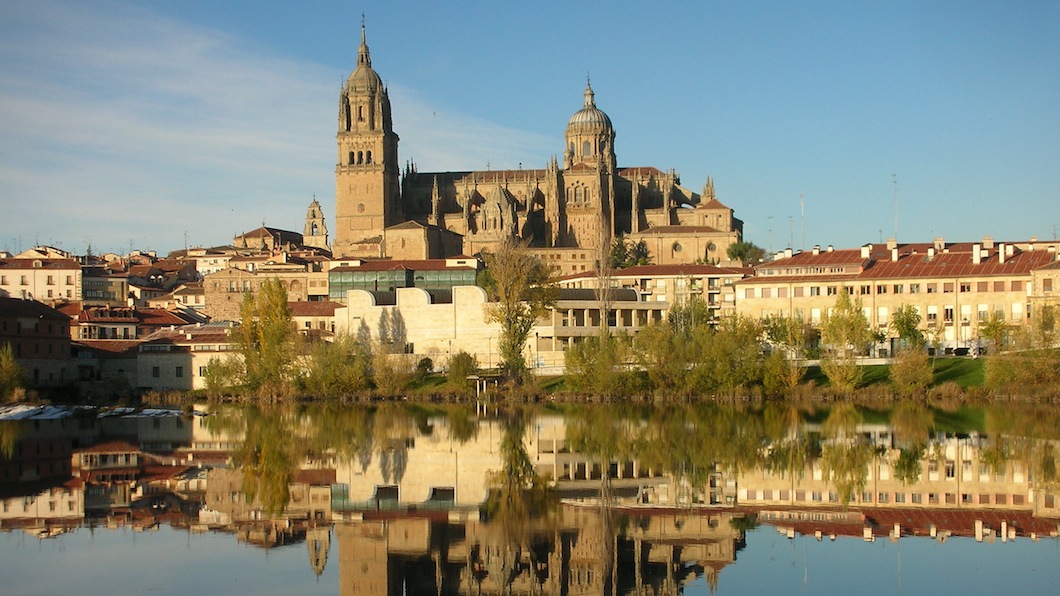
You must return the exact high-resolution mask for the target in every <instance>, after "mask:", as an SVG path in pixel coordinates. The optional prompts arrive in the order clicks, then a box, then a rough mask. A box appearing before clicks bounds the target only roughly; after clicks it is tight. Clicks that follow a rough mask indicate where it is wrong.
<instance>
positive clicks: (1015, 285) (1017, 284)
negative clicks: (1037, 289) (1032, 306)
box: [1012, 280, 1023, 292]
mask: <svg viewBox="0 0 1060 596" xmlns="http://www.w3.org/2000/svg"><path fill="white" fill-rule="evenodd" d="M1012 291H1013V292H1022V291H1023V282H1022V281H1020V280H1016V281H1013V282H1012Z"/></svg>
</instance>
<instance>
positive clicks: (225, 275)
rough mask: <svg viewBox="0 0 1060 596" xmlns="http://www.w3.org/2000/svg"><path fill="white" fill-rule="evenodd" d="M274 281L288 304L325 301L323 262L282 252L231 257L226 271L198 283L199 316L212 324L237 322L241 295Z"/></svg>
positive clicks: (326, 284) (324, 268) (325, 273)
mask: <svg viewBox="0 0 1060 596" xmlns="http://www.w3.org/2000/svg"><path fill="white" fill-rule="evenodd" d="M273 278H275V279H278V280H280V284H281V285H283V288H284V290H286V291H287V299H288V301H291V302H300V301H321V300H327V299H328V271H327V261H326V259H323V258H318V257H311V256H310V257H306V258H303V257H299V256H295V255H292V254H289V253H286V252H280V253H278V254H270V255H263V256H257V257H233V258H232V259H231V260H230V261H229V266H228V268H226V269H224V270H222V271H218V272H216V273H211V274H210V275H207V276H206V277H205V278H204V279H203V281H202V287H203V298H204V300H205V305H204V307H203V308H202V313H203V314H205V315H207V316H209V317H210V319H212V320H214V321H238V320H239V317H240V314H239V306H240V304H241V303H242V302H243V294H244V293H245V292H250V293H251V294H252V295H253V294H255V293H257V291H258V288H260V287H261V286H262V284H264V283H265V281H266V280H269V279H273Z"/></svg>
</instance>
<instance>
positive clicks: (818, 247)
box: [813, 244, 821, 255]
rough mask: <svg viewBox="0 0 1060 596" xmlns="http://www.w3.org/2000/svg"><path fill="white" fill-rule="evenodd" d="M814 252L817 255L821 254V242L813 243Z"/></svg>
mask: <svg viewBox="0 0 1060 596" xmlns="http://www.w3.org/2000/svg"><path fill="white" fill-rule="evenodd" d="M813 254H815V255H819V254H821V245H820V244H814V245H813Z"/></svg>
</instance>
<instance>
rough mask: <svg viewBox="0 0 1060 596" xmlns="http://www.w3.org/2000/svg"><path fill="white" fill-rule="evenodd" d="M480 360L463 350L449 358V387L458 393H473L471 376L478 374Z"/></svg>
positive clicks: (447, 377) (447, 372)
mask: <svg viewBox="0 0 1060 596" xmlns="http://www.w3.org/2000/svg"><path fill="white" fill-rule="evenodd" d="M478 368H479V365H478V358H475V357H474V356H472V355H471V354H468V353H467V352H465V351H463V350H461V351H459V352H457V353H456V354H453V355H452V356H450V357H449V370H448V371H446V375H445V376H446V380H447V381H448V383H449V387H451V388H452V389H453V391H456V392H458V393H464V394H466V393H470V392H471V380H470V379H468V377H470V376H471V375H474V374H476V373H478Z"/></svg>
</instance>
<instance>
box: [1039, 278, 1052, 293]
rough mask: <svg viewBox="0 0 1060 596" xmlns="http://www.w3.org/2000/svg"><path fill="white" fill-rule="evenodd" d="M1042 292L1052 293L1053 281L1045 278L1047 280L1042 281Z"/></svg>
mask: <svg viewBox="0 0 1060 596" xmlns="http://www.w3.org/2000/svg"><path fill="white" fill-rule="evenodd" d="M1042 291H1043V292H1052V291H1053V279H1052V278H1051V277H1047V278H1045V279H1043V280H1042Z"/></svg>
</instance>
